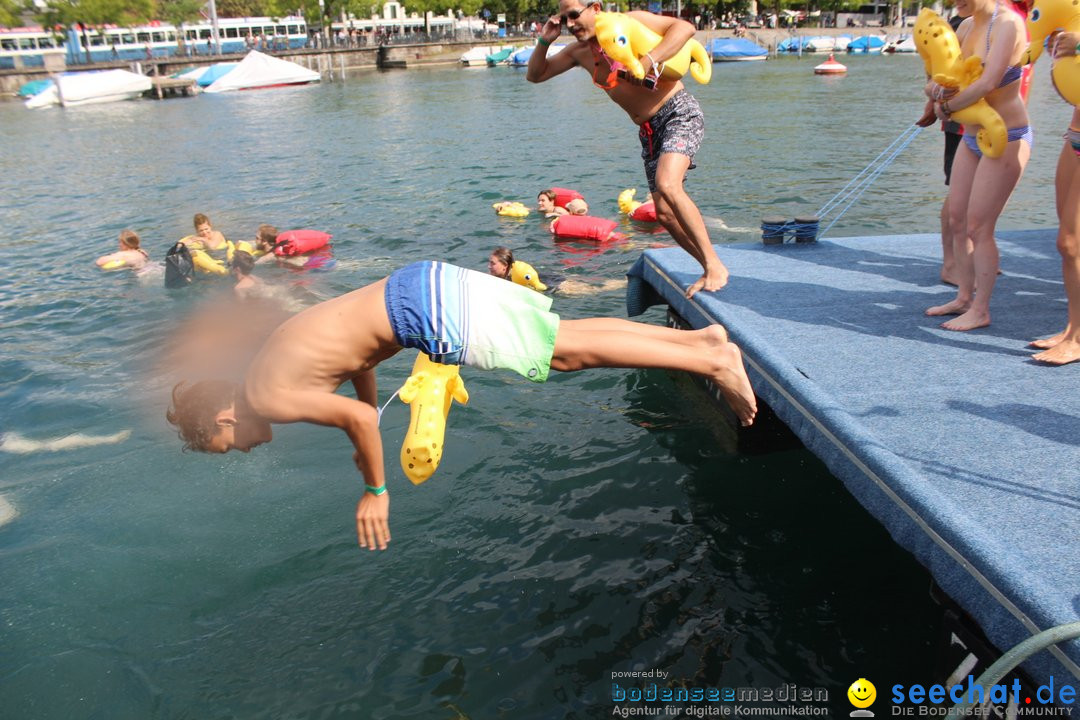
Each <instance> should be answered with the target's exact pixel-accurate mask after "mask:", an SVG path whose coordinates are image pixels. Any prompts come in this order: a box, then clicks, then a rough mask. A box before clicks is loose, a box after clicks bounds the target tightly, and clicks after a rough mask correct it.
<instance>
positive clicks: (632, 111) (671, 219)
mask: <svg viewBox="0 0 1080 720" xmlns="http://www.w3.org/2000/svg"><path fill="white" fill-rule="evenodd" d="M615 15H618V14H617V13H604V12H602V7H601V4H600V2H598V1H595V2H594V1H593V0H559V14H558V15H553V16H552V17H550V18H548V21H547V22H546V23H545V24H544V27H543V29H542V30H541V31H540V37H539V38H538V40H537V44H536V50H535V51H534V52H533V54H532V57H531V58H530V59H529V68H528V72H527V74H526V77H527V78H528V80H529V82H534V83H541V82H544V81H546V80H550V79H551V78H553V77H555V76H556V75H561V74H562V73H564V72H566V71H567V70H569V69H570V68H572V67H575V66H577V67H581V68H583V69H585V70H586V71H588V72H589V73H590V74H591V75H592V80H593V84H594V85H596V86H597V87H598V88H600V89H601V90H603V91H604V92H606V93H607V95H608V97H610V98H611V99H612V100H613V101H614V102H615V103H616V104H618V105H619V107H621V108H622V109H623V110H625V111H626V113H627V114H628V115H629V116H630V119H631V120H633V121H634V123H635V124H636V125H638V126H639V128H640V130H639V137H640V140H641V146H642V153H641V155H642V158H643V159H644V161H645V176H646V178H647V179H648V181H649V190H650V191H651V192H652V193H653V198H654V200H655V201H656V211H657V220H658V221H659V222H660V224H661V225H663V227H664V229H665V230H667V231H668V232H669V233H671V236H672V237H673V238H675V241H676V242H678V243H679V245H680V246H681V247H682V248H683V249H684V250H686V251H687V252H688V253H690V255H691V256H693V257H694V259H696V260H697V261H698V262H699V263H701V266H702V268H703V270H704V273H703V274H702V276H701V277H700V278H699V279H698V280H697V281H696V282H694V283H693V284H692V285H691V286H690V288H689V290H687V293H686V294H687V297H689V296H691V295H693V294H694V293H696V292H697V291H698V290H702V289H704V290H719V289H720V288H722V287H724V285H726V284H727V281H728V271H727V268H726V267H724V264H723V263H722V262H720V258H719V257H717V255H716V251H715V250H714V249H713V246H712V242H711V241H710V240H709V233H708V231H707V230H706V228H705V222H704V220H702V217H701V212H700V211H699V210H698V208H697V205H695V204H694V201H693V200H691V199H690V196H689V195H687V193H686V190H685V188H684V187H683V182H684V181H685V179H686V171H687V170H690V169H691V168H693V167H694V163H693V161H694V155H695V154H697V151H698V149H699V148H700V147H701V140H702V137H703V136H704V133H705V120H704V117H703V115H702V113H701V108H700V106H699V105H698V102H697V100H696V99H695V98H694V96H693V95H691V94H690V93H688V92H686V89H685V88H684V86H683V83H682V81H681V80H680V79H678V78H672V77H670V76H669V74H667V73H665V72H663V71H662V70H661V66H662V65H663V64H664V63H665V61H669V60H671V59H672V58H674V57H676V56H677V55H678V54H680V53H681V52H682V51H683V50H684V49H685V46H687V45H688V44H690V43H692V42H694V40H693V38H694V26H693V25H691V24H690V23H688V22H686V21H685V20H679V19H677V18H673V17H666V16H661V15H653V14H652V13H648V12H642V11H635V12H630V13H626V14H625V15H620V16H619V19H620V20H621V19H623V18H629V19H630V21H633V22H637V23H639V24H640V25H643V26H645V28H646V29H647V31H651V32H652V33H654V34H655V35H657V36H659V37H660V40H659V42H658V43H657V44H656V45H655V46H653V47H652V48H651V49H650V50H649V51H648V52H647V53H645V54H644V55H643V56H642V57H641V58H640V63H641V65H640V70H641V71H642V75H638V74H637V72H636V70H637V69H639V68H638V67H637V66H636V64H635V63H636V62H637V59H630V58H627V59H628V60H629V61H630V62H631V64H635V65H634V67H633V68H629V67H628V66H627V65H626V64H625V63H623V62H620V61H618V60H615V59H613V58H612V57H611V55H610V53H609V52H607V51H605V50H604V49H602V48H601V39H600V37H599V33H598V20H605V21H606V20H608V19H612V16H615ZM563 24H565V25H566V28H567V29H568V30H569V31H570V33H571V34H572V35H573V36H574V38H575V39H576V40H577V42H574V43H571V44H570V45H568V46H567V47H566V48H565V49H564V50H562V51H561V52H559V53H558V54H556V55H553V56H551V57H550V58H549V57H548V54H547V53H548V47H549V46H550V45H551V44H552V43H553V42H554V41H555V40H556V39H558V37H559V35H560V34H562V27H563ZM601 25H603V23H601ZM706 62H707V60H706ZM706 81H707V80H706Z"/></svg>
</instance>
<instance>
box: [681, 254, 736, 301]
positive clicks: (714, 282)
mask: <svg viewBox="0 0 1080 720" xmlns="http://www.w3.org/2000/svg"><path fill="white" fill-rule="evenodd" d="M727 283H728V269H727V268H726V267H724V264H723V263H719V264H718V265H717V266H716V267H715V268H709V269H708V270H707V271H706V272H705V274H704V275H702V276H701V277H699V278H698V279H697V282H695V283H694V284H693V285H691V286H690V288H689V289H688V290H687V291H686V297H687V298H692V297H694V294H695V293H696V292H697V291H698V290H709V291H712V290H719V289H720V288H722V287H724V286H725V285H727Z"/></svg>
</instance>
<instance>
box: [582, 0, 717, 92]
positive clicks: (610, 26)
mask: <svg viewBox="0 0 1080 720" xmlns="http://www.w3.org/2000/svg"><path fill="white" fill-rule="evenodd" d="M663 39H664V36H663V35H661V34H660V33H658V32H655V31H654V30H652V29H651V28H648V27H646V26H645V25H644V24H642V23H641V21H640V20H638V19H636V18H634V17H631V16H630V15H626V14H624V13H612V12H598V13H596V41H597V42H598V43H600V47H601V48H603V50H604V52H605V53H607V56H608V57H610V58H611V59H612V60H615V61H616V62H620V63H622V64H623V65H625V66H626V68H627V69H628V70H629V71H630V74H631V75H633V76H634V77H636V78H637V79H638V80H641V79H642V78H643V77H645V68H644V67H642V65H641V60H640V59H639V58H642V57H645V55H647V54H648V53H650V52H652V50H653V48H655V47H656V46H657V45H659V44H660V41H661V40H663ZM661 68H662V69H661V70H659V72H660V75H661V76H662V77H665V78H668V79H669V80H678V79H680V78H681V77H682V76H683V75H685V74H686V72H687V70H689V71H690V76H691V77H693V78H694V79H695V80H697V81H698V82H699V83H701V84H702V85H704V84H706V83H708V82H709V80H711V79H712V60H711V59H709V53H708V51H706V50H705V46H704V45H702V44H701V43H699V42H698V41H697V40H694V39H690V40H687V41H686V44H685V45H683V46H682V48H681V49H680V50H679V51H678V52H677V53H675V54H674V55H673V56H671V57H670V58H668V59H667V60H665V61H664V62H663V63H661Z"/></svg>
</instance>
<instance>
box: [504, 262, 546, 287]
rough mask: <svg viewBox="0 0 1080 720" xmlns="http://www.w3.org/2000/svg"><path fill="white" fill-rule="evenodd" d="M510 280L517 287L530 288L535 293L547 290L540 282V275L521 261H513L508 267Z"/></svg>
mask: <svg viewBox="0 0 1080 720" xmlns="http://www.w3.org/2000/svg"><path fill="white" fill-rule="evenodd" d="M510 279H511V280H513V281H514V282H516V283H517V284H518V285H524V286H525V287H528V288H532V289H533V290H535V291H536V292H544V291H545V290H547V285H545V284H544V283H542V282H540V273H538V272H536V269H535V268H534V267H533V266H532V265H530V264H529V263H527V262H524V261H523V260H515V261H514V264H513V265H511V266H510Z"/></svg>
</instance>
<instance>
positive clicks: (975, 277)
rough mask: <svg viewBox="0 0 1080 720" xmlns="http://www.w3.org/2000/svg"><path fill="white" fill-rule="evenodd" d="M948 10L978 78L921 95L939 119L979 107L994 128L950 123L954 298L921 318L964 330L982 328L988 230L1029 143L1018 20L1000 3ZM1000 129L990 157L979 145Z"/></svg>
mask: <svg viewBox="0 0 1080 720" xmlns="http://www.w3.org/2000/svg"><path fill="white" fill-rule="evenodd" d="M956 7H957V10H958V11H959V12H960V14H965V13H968V12H970V15H971V17H969V18H968V19H967V20H965V21H964V22H963V24H961V25H960V29H959V30H958V31H957V33H956V38H957V39H958V40H959V45H960V52H961V56H962V57H963V58H964V60H965V61H966V62H969V63H970V62H971V60H970V59H971V58H978V62H979V63H980V64H981V66H982V72H981V74H980V75H979V77H978V78H977V79H975V80H973V81H972V82H970V84H967V85H966V86H963V82H961V83H960V85H961V86H963V87H961V88H960V89H957V88H956V87H951V86H945V85H939V84H938V83H937V82H934V80H931V81H930V82H929V83H928V84H927V86H926V94H927V96H928V97H929V98H930V99H931V100H932V101H933V102H934V106H935V110H936V112H937V114H938V116H939V117H940V118H941V119H942V120H949V119H950V118H951V117H952V115H953V113H958V112H959V111H961V110H965V109H967V108H971V107H973V106H976V105H978V104H979V103H981V102H982V101H985V102H986V104H988V105H989V107H990V108H991V109H992V111H994V113H989V112H986V114H985V116H986V117H988V118H991V119H993V120H994V126H989V125H982V126H980V125H978V124H974V123H972V122H970V121H968V120H964V119H962V118H958V119H959V120H960V121H962V122H964V137H963V143H962V144H961V146H960V147H959V149H958V150H957V152H956V159H955V161H954V163H953V168H952V177H951V180H950V184H949V196H948V200H947V202H948V214H949V232H950V233H951V235H952V243H953V252H954V255H955V261H956V281H957V292H956V297H955V298H953V299H952V300H950V301H949V302H947V303H945V304H943V305H936V306H934V307H931V308H928V309H927V310H926V314H927V315H931V316H940V315H957V316H958V317H955V318H953V319H951V320H948V321H946V322H945V323H943V324H942V327H944V328H945V329H947V330H957V331H965V330H974V329H975V328H980V327H985V326H986V325H989V324H990V296H991V294H992V293H993V290H994V283H995V281H996V280H997V272H998V260H999V258H998V249H997V244H996V243H995V241H994V227H995V225H996V224H997V219H998V217H999V216H1000V215H1001V211H1002V209H1004V207H1005V203H1006V202H1008V200H1009V196H1010V195H1012V192H1013V190H1014V189H1015V188H1016V185H1017V183H1018V182H1020V176H1021V175H1023V173H1024V167H1025V166H1026V165H1027V161H1028V158H1029V157H1030V156H1031V145H1032V141H1033V138H1032V133H1031V127H1030V122H1029V120H1028V114H1027V107H1026V106H1025V104H1024V101H1023V99H1022V98H1021V96H1020V85H1021V83H1020V76H1021V73H1022V67H1021V59H1022V58H1023V57H1024V54H1025V52H1026V50H1027V39H1026V32H1025V29H1024V18H1023V17H1021V16H1020V14H1018V13H1017V12H1015V11H1014V10H1012V7H1011V4H1010V3H1009V2H1007V0H956ZM946 30H948V27H947V26H946ZM938 79H941V77H940V76H938ZM951 84H952V83H950V85H951ZM984 112H985V111H984ZM998 116H999V117H1000V120H998V119H997V117H998ZM1001 122H1003V123H1004V128H1005V129H1007V137H1006V142H1005V143H1004V147H998V146H995V147H994V148H993V152H990V151H989V149H988V148H987V147H986V146H985V138H986V137H988V136H992V135H993V132H992V131H993V130H994V129H995V127H1000V123H1001ZM1003 134H1004V133H1003ZM980 139H982V140H983V142H980Z"/></svg>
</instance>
